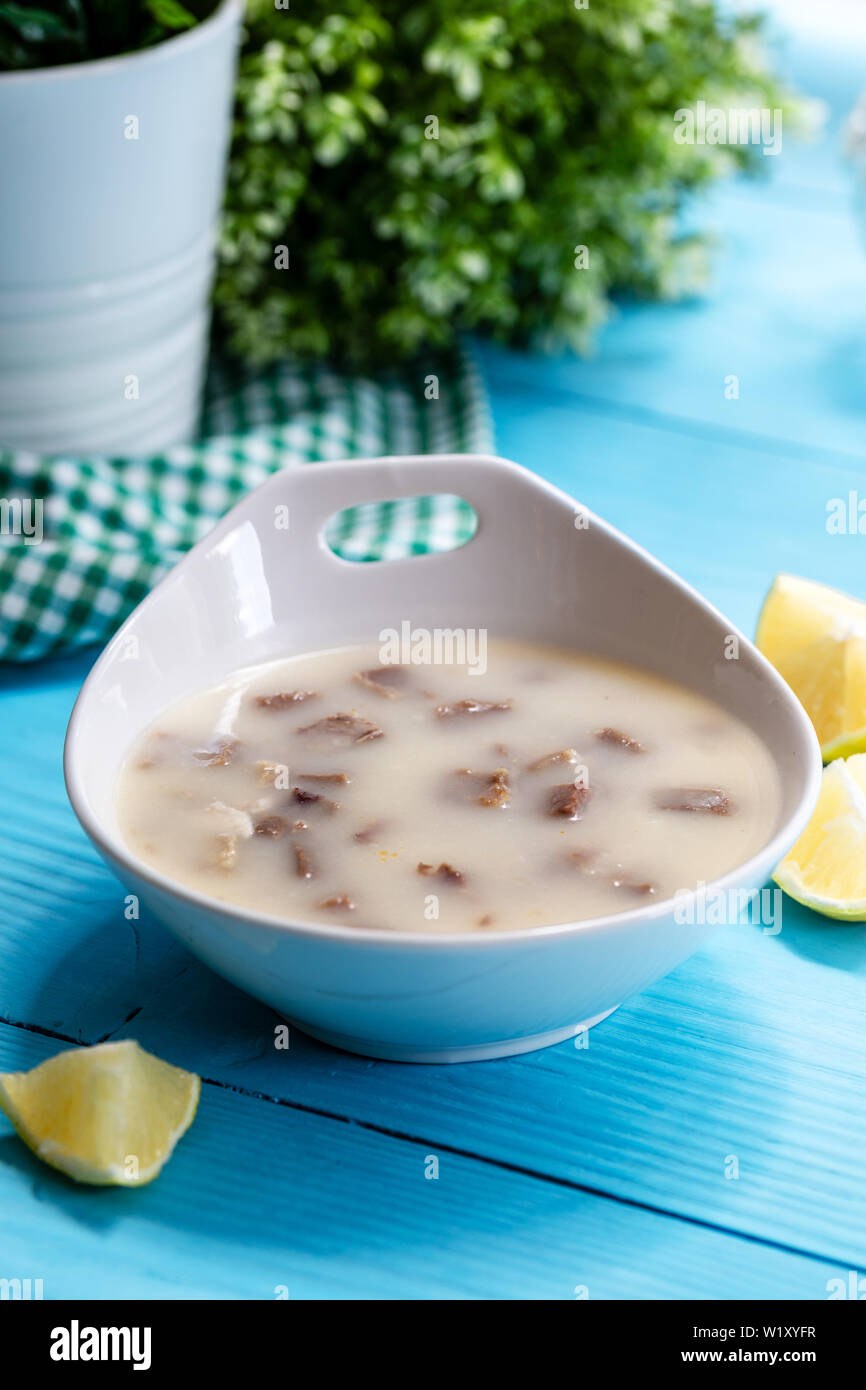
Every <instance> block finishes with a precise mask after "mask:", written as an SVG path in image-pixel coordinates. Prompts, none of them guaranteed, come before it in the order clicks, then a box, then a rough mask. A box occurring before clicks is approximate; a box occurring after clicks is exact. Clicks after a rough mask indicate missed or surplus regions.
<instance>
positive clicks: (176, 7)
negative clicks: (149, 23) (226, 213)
mask: <svg viewBox="0 0 866 1390" xmlns="http://www.w3.org/2000/svg"><path fill="white" fill-rule="evenodd" d="M145 8H146V9H147V10H148V12H149V13H150V14H152V15H153V17H154V19H155V20H156V22H157V23H158V24H164V25H165V27H166V29H192V28H193V27H194V26H195V25H196V24H197V23H198V20H197V19H196V17H195V15H194V14H190V12H189V10H188V9H186V7H185V6H184V5H181V4H180V0H145Z"/></svg>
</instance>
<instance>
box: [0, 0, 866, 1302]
mask: <svg viewBox="0 0 866 1390" xmlns="http://www.w3.org/2000/svg"><path fill="white" fill-rule="evenodd" d="M841 8H842V9H843V10H844V7H841ZM830 9H832V10H833V11H834V13H838V12H839V10H840V6H839V5H838V4H837V5H835V6H830ZM786 13H787V16H788V21H789V23H790V22H791V21H793V23H794V26H795V28H794V32H793V34H792V35H791V36H789V41H788V45H787V49H786V57H785V61H786V63H787V64H788V67H789V69H790V71H791V72H792V73H793V75H794V76H795V77H796V78H797V80H798V81H799V82H800V84H801V86H802V87H803V88H804V89H805V90H807V91H810V92H812V93H814V94H816V95H819V96H822V97H824V98H826V99H827V100H828V101H829V102H830V103H831V108H832V109H831V117H830V122H829V124H828V127H827V130H826V133H825V135H824V136H823V137H822V138H821V139H820V140H819V141H817V142H816V143H815V144H814V145H813V146H811V147H797V146H795V144H794V143H793V142H792V141H790V140H788V139H786V140H785V142H784V148H783V152H782V154H781V155H780V156H779V157H778V159H775V160H773V159H768V160H766V161H765V163H767V164H768V165H771V166H772V167H771V168H770V170H769V174H770V179H769V182H760V183H755V182H746V181H742V182H739V183H737V184H736V185H734V186H729V187H728V188H727V189H725V190H724V191H723V192H721V193H719V194H718V195H716V196H715V198H714V200H713V201H712V202H711V203H710V204H708V205H705V206H704V207H703V209H702V210H701V214H700V215H701V219H702V220H703V221H704V222H705V223H706V224H707V225H709V226H710V228H711V229H715V230H717V231H718V233H719V235H720V237H721V238H723V240H722V243H721V247H720V251H719V254H718V257H717V259H716V262H715V275H714V281H713V284H712V286H711V288H710V290H709V292H708V294H707V297H706V298H705V299H704V300H702V301H701V302H696V303H693V304H690V305H688V306H684V307H677V308H671V307H653V306H645V307H634V306H633V307H630V308H628V309H624V310H623V312H622V313H621V315H620V316H619V317H618V318H617V319H616V320H615V321H614V322H613V323H612V324H611V325H610V326H609V327H608V329H607V330H606V331H605V333H604V334H603V336H602V339H601V343H600V347H599V351H598V354H597V356H596V357H595V358H594V359H593V360H591V361H589V362H578V361H575V360H573V359H571V358H563V359H560V360H554V361H537V360H533V359H531V358H528V357H524V356H521V355H517V354H510V353H504V352H500V351H495V350H492V349H489V348H485V349H483V350H482V355H483V361H484V366H485V370H486V373H487V378H488V383H489V387H490V391H491V394H492V399H493V405H494V415H495V421H496V426H497V434H498V445H499V449H500V452H502V453H503V454H505V455H508V456H510V457H513V458H515V459H517V460H519V461H521V462H523V463H525V464H527V465H528V466H529V467H532V468H534V469H536V470H537V471H538V472H540V473H542V474H544V475H545V476H546V477H548V478H550V479H551V480H552V481H553V482H555V483H558V484H559V485H560V486H562V487H564V488H565V489H567V490H568V491H570V492H572V493H574V494H575V495H577V496H578V497H579V498H580V499H582V500H583V501H585V502H586V503H587V504H588V505H589V506H591V507H592V508H594V509H595V510H597V511H598V512H600V513H601V514H602V515H603V516H605V517H607V518H609V519H610V520H611V521H613V522H614V523H615V524H616V525H618V526H620V527H622V528H623V529H624V530H625V531H627V532H628V533H629V534H631V535H633V536H634V537H636V539H637V540H639V541H641V542H642V543H643V544H644V545H646V546H647V547H648V548H649V549H650V550H652V551H653V552H655V553H656V554H658V555H659V556H660V557H661V558H662V559H664V560H665V561H667V562H668V563H669V564H671V565H672V566H673V567H674V568H675V569H676V570H678V571H679V572H680V573H681V574H683V575H684V576H685V577H686V578H687V579H688V580H690V581H691V582H692V583H694V584H696V585H697V586H698V587H699V588H700V589H701V590H702V591H703V592H705V593H706V594H707V596H708V597H709V598H710V599H711V600H713V601H714V602H715V603H717V604H718V605H719V606H720V607H721V608H722V609H723V610H724V611H726V612H727V613H728V614H729V615H730V616H731V618H732V619H733V620H734V622H736V623H738V624H740V625H741V626H743V627H745V628H747V629H749V628H751V627H752V625H753V623H754V620H755V616H756V614H757V611H758V608H759V605H760V601H761V598H762V595H763V593H764V591H765V590H766V588H767V586H768V584H769V582H770V580H771V579H772V576H773V574H774V573H775V572H776V571H777V570H780V569H789V570H793V571H795V572H797V573H801V574H806V575H809V576H812V577H814V578H819V579H824V580H826V581H828V582H830V583H834V584H838V585H840V586H843V587H845V588H848V589H851V590H853V591H855V592H859V593H861V594H863V595H866V537H861V536H857V535H853V536H852V535H848V536H831V535H829V534H828V533H827V530H826V526H825V521H826V506H827V502H828V501H829V500H830V499H831V498H834V497H846V496H847V494H848V492H849V491H852V490H853V491H858V490H862V492H863V495H864V496H866V468H864V465H866V251H864V248H863V246H862V244H861V240H860V236H859V233H858V229H857V225H856V223H855V220H854V218H853V216H852V210H851V192H850V177H849V173H848V171H847V170H846V169H845V167H844V165H843V163H842V160H841V157H840V152H839V125H840V120H841V117H842V115H843V114H844V112H845V110H846V109H847V107H848V106H849V105H850V104H851V103H852V102H853V100H854V98H855V96H856V95H857V92H858V89H859V86H860V84H861V82H862V83H864V84H866V42H864V38H866V36H864V35H863V34H861V35H860V36H859V37H858V36H856V35H855V34H854V32H853V29H852V30H850V31H849V32H847V33H844V32H842V31H841V30H836V31H834V30H833V27H832V25H830V24H829V23H828V21H827V13H828V11H827V9H826V8H825V7H814V6H810V5H806V4H802V5H800V4H797V3H794V2H793V0H792V3H791V4H790V6H788V7H786ZM848 13H849V15H850V14H852V13H853V14H854V15H856V13H857V6H856V5H853V6H851V7H849V10H848ZM797 26H799V28H797ZM860 28H861V29H863V28H864V25H863V21H862V18H861V20H860ZM731 374H734V375H736V376H737V378H738V380H739V397H738V398H737V399H728V398H726V394H725V380H726V378H727V377H729V376H730V375H731ZM93 655H94V654H93V653H87V654H84V655H79V656H76V657H74V658H71V659H66V660H58V661H53V662H50V663H46V664H43V665H41V666H39V667H37V668H33V669H25V670H20V671H9V670H8V669H7V670H6V671H5V672H4V673H3V675H2V678H0V679H2V699H0V825H2V831H0V1018H2V1022H0V1070H9V1069H20V1068H25V1067H29V1066H32V1065H34V1064H35V1063H36V1062H38V1061H40V1060H41V1059H42V1058H44V1057H47V1056H49V1055H51V1054H52V1053H53V1052H55V1051H57V1050H58V1049H59V1048H61V1047H63V1046H67V1045H69V1044H70V1043H94V1042H97V1041H99V1040H102V1039H106V1038H119V1037H124V1036H132V1037H135V1038H137V1039H138V1040H139V1041H140V1042H141V1043H142V1044H143V1045H144V1046H145V1047H147V1048H150V1049H151V1050H153V1051H154V1052H156V1053H158V1054H159V1055H160V1056H162V1057H165V1058H166V1059H167V1060H169V1061H172V1062H175V1063H178V1064H180V1065H182V1066H184V1067H189V1068H192V1069H194V1070H196V1071H198V1072H200V1073H201V1075H202V1076H203V1077H204V1078H205V1084H204V1087H203V1094H202V1102H201V1107H200V1111H199V1115H198V1118H197V1119H196V1122H195V1124H194V1126H193V1128H192V1130H191V1131H190V1133H189V1135H188V1136H187V1137H186V1138H185V1139H184V1140H183V1142H182V1143H181V1145H180V1147H179V1149H178V1151H177V1153H176V1155H175V1156H174V1158H173V1159H172V1161H171V1163H170V1165H169V1167H168V1168H167V1169H166V1171H165V1172H164V1173H163V1175H162V1176H161V1178H160V1179H159V1180H158V1181H157V1182H156V1183H155V1184H154V1185H153V1186H152V1187H148V1188H145V1189H142V1190H140V1191H127V1192H123V1191H116V1190H110V1191H93V1190H88V1189H81V1188H76V1187H74V1186H73V1185H72V1184H70V1183H67V1182H66V1181H65V1180H64V1179H62V1178H60V1177H58V1176H57V1175H55V1174H54V1173H53V1172H52V1171H51V1170H49V1169H47V1168H45V1167H43V1166H42V1165H40V1164H39V1163H37V1162H36V1161H35V1160H34V1159H33V1158H32V1157H31V1156H30V1154H29V1153H28V1152H27V1150H26V1149H25V1148H24V1147H23V1146H22V1145H21V1144H20V1143H19V1142H18V1140H17V1139H16V1138H15V1137H14V1136H13V1135H11V1133H10V1132H9V1131H8V1129H3V1130H0V1277H4V1278H15V1277H18V1278H26V1277H30V1278H41V1279H42V1280H43V1281H44V1293H45V1297H46V1298H58V1297H64V1296H75V1297H93V1298H98V1297H107V1296H120V1297H124V1298H166V1297H168V1298H192V1297H208V1298H231V1297H241V1298H254V1299H272V1298H275V1297H283V1296H286V1295H288V1296H290V1297H293V1298H299V1297H310V1296H312V1297H327V1298H341V1297H390V1296H396V1297H419V1298H439V1297H461V1298H465V1297H468V1298H476V1297H477V1298H514V1297H517V1298H552V1299H573V1298H575V1297H587V1296H588V1297H589V1298H590V1299H599V1298H646V1297H662V1298H669V1299H678V1298H685V1297H690V1296H696V1297H701V1298H749V1297H757V1298H780V1297H790V1298H802V1299H825V1298H827V1297H828V1289H832V1288H833V1287H834V1286H832V1285H831V1284H830V1282H829V1281H832V1280H835V1279H841V1280H842V1281H844V1284H845V1287H848V1280H849V1271H852V1270H853V1271H856V1272H857V1273H858V1274H862V1272H863V1268H864V1264H866V1201H864V1193H866V1107H864V1076H866V927H864V926H847V927H845V926H835V925H832V924H830V923H828V922H826V921H823V920H822V919H820V918H818V917H815V916H813V915H812V914H810V913H808V912H807V911H805V910H802V909H799V908H797V907H796V906H795V905H794V904H792V903H789V902H786V903H785V912H784V919H783V927H782V930H781V932H780V933H779V934H778V935H770V934H765V933H764V932H762V930H761V929H760V928H759V927H740V928H735V929H729V930H728V931H726V932H723V933H722V935H721V936H720V937H719V938H718V939H717V941H716V943H715V944H714V945H713V946H712V947H711V948H710V949H708V950H705V951H703V952H702V953H701V954H699V955H697V956H695V957H693V958H692V959H691V960H690V961H689V962H688V963H687V964H685V965H684V966H682V967H681V968H680V969H679V970H677V971H676V972H675V973H674V974H672V975H670V976H669V977H668V978H667V979H665V980H662V981H661V982H659V983H658V984H657V985H655V986H654V987H653V988H652V989H650V990H648V991H646V993H645V994H643V995H642V996H641V997H639V998H637V999H633V1000H631V1001H630V1002H629V1003H627V1004H626V1005H625V1006H624V1007H622V1008H621V1009H619V1010H618V1012H616V1013H615V1014H613V1016H612V1017H611V1018H609V1019H608V1020H607V1021H606V1022H605V1023H603V1024H601V1025H600V1026H599V1027H598V1028H596V1029H595V1030H593V1032H592V1033H591V1035H590V1038H589V1046H588V1048H585V1049H578V1048H575V1047H574V1046H573V1045H572V1044H571V1043H564V1044H562V1045H561V1046H559V1047H556V1048H551V1049H549V1050H547V1051H544V1052H539V1053H535V1054H531V1055H527V1056H523V1057H517V1058H514V1059H511V1060H506V1061H499V1062H488V1063H477V1064H468V1065H463V1066H456V1067H444V1066H443V1067H435V1066H428V1067H418V1066H401V1065H395V1064H391V1063H386V1062H373V1061H369V1060H366V1059H363V1058H358V1057H352V1056H348V1055H346V1054H343V1053H340V1052H336V1051H332V1050H331V1049H329V1048H327V1047H324V1046H320V1045H318V1044H316V1043H314V1042H312V1041H310V1040H308V1039H306V1038H304V1037H303V1036H301V1035H300V1034H297V1033H296V1034H294V1036H293V1039H292V1045H291V1048H290V1050H289V1051H288V1052H282V1051H279V1052H278V1051H275V1050H274V1047H273V1026H274V1021H275V1020H274V1016H273V1015H272V1014H271V1013H270V1012H269V1011H268V1010H267V1009H266V1008H264V1007H263V1006H261V1005H259V1004H257V1003H255V1002H253V1001H252V1000H250V999H248V998H246V997H245V996H244V995H242V994H240V993H239V992H238V991H237V990H235V989H233V988H232V987H231V986H229V985H228V984H225V983H224V982H223V981H221V980H220V979H218V978H217V977H216V976H214V975H212V974H211V973H210V972H209V971H208V970H207V969H206V968H205V967H204V966H202V965H200V964H198V962H197V961H195V960H194V959H193V958H192V957H191V956H189V955H188V954H187V953H186V951H185V950H184V949H183V948H182V947H181V946H180V945H178V944H177V943H175V941H174V940H173V939H172V938H171V937H169V936H168V935H167V934H166V933H165V932H163V931H162V930H161V929H160V928H159V927H158V926H157V925H156V924H155V923H154V922H152V921H150V920H146V919H144V920H142V921H141V922H138V923H131V922H128V921H126V920H125V918H124V913H123V892H122V889H121V887H120V885H119V884H118V883H117V882H116V881H115V879H114V878H113V877H112V875H111V874H110V873H109V872H108V871H107V870H106V869H105V868H103V867H102V866H101V865H100V863H99V862H98V861H97V859H96V856H95V854H94V852H93V851H92V850H91V848H90V846H89V844H88V842H87V841H86V840H85V837H84V835H83V833H82V832H81V831H80V829H79V828H78V826H77V823H76V822H75V820H74V818H73V816H72V813H71V811H70V810H69V807H68V805H67V803H66V799H65V795H64V791H63V786H62V780H61V771H60V754H61V745H62V739H63V733H64V729H65V725H66V720H67V718H68V715H69V711H70V708H71V706H72V703H73V700H74V697H75V694H76V691H77V690H78V688H79V686H80V684H81V681H82V679H83V677H84V676H85V674H86V672H87V669H88V667H89V665H90V662H91V661H92V659H93ZM428 1155H436V1156H437V1157H438V1159H439V1176H438V1178H437V1179H435V1180H432V1179H428V1178H427V1177H425V1171H429V1165H428V1164H427V1162H426V1160H427V1157H428ZM863 1291H864V1293H866V1283H864V1285H863Z"/></svg>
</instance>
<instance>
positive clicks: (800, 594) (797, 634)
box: [755, 574, 866, 762]
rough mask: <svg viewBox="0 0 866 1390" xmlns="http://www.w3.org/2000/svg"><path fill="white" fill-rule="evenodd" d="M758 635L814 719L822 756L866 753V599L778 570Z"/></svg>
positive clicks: (829, 758)
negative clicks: (779, 572) (865, 601)
mask: <svg viewBox="0 0 866 1390" xmlns="http://www.w3.org/2000/svg"><path fill="white" fill-rule="evenodd" d="M755 640H756V643H757V646H758V649H759V650H760V651H762V652H763V653H764V656H765V657H767V659H768V661H771V662H772V663H773V665H774V666H775V668H776V670H777V671H778V672H779V674H780V675H781V676H783V677H784V679H785V680H786V681H787V682H788V684H789V685H790V687H791V689H792V690H793V692H794V694H795V695H796V696H797V698H798V699H799V701H800V703H801V704H802V705H803V707H804V708H805V710H806V713H807V714H808V715H809V718H810V719H811V720H812V723H813V724H814V726H815V732H816V733H817V735H818V741H819V743H820V744H821V755H822V757H823V759H824V761H825V762H831V761H832V760H833V758H843V757H847V756H848V755H849V754H851V753H861V752H864V751H866V603H862V602H861V601H860V600H859V599H855V598H851V597H850V595H848V594H843V593H840V592H839V590H838V589H830V588H828V587H827V586H826V585H824V584H816V583H814V582H813V581H812V580H810V579H798V578H797V577H796V575H792V574H779V575H777V576H776V579H775V580H774V582H773V587H772V588H771V590H770V592H769V594H768V595H767V597H766V599H765V600H764V606H763V608H762V610H761V616H760V618H759V619H758V633H757V637H756V639H755Z"/></svg>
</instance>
